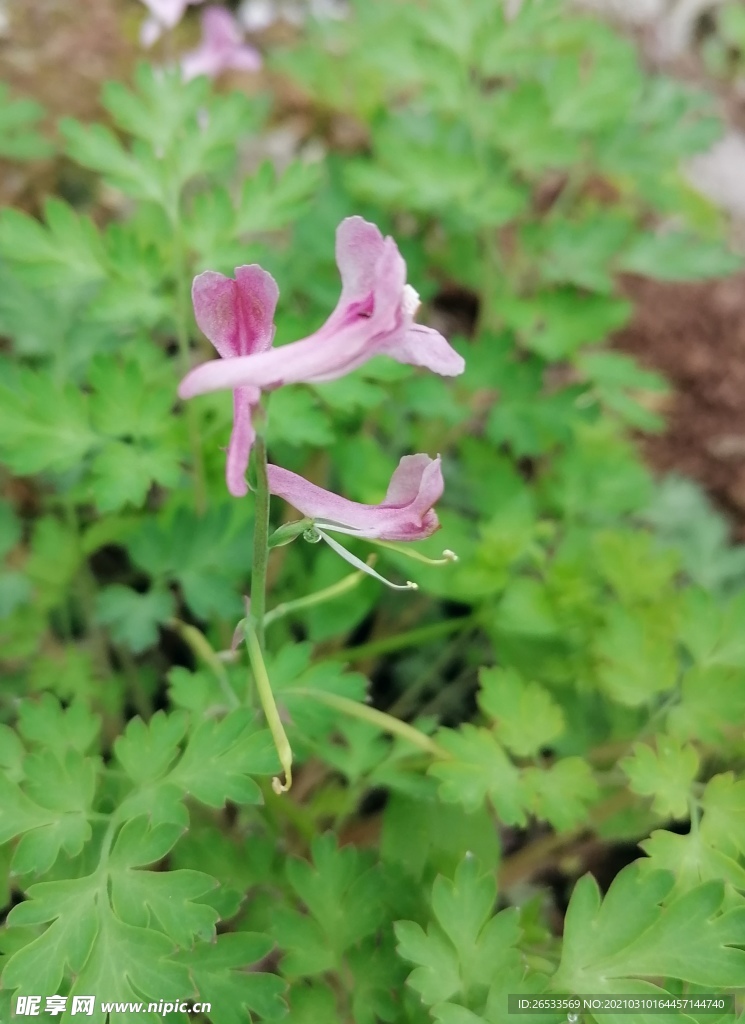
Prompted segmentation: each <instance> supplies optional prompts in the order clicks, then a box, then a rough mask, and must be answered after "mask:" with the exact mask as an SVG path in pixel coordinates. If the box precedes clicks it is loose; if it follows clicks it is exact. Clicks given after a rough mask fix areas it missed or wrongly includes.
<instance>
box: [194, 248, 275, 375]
mask: <svg viewBox="0 0 745 1024" xmlns="http://www.w3.org/2000/svg"><path fill="white" fill-rule="evenodd" d="M278 297H279V289H278V288H277V282H276V281H275V280H274V278H273V277H272V275H271V274H269V273H268V272H267V271H266V270H262V269H261V267H259V266H258V265H257V264H255V263H254V264H251V265H250V266H245V267H236V270H235V280H233V279H232V278H230V277H225V275H224V274H218V273H216V272H215V271H213V270H206V271H205V272H204V273H203V274H200V275H199V276H198V277H195V278H194V284H193V286H192V300H193V302H194V314H195V316H196V320H197V323H198V324H199V327H200V329H201V330H202V331H203V333H204V334H205V335H206V336H207V337H208V338H209V340H210V341H211V342H212V344H213V345H214V346H215V348H216V349H217V351H218V352H219V353H220V355H221V356H222V357H223V359H231V358H234V357H237V356H248V355H251V354H253V353H255V352H263V351H265V350H266V349H268V348H269V347H270V346H271V344H272V339H273V338H274V310H275V309H276V306H277V299H278ZM208 365H209V364H208Z"/></svg>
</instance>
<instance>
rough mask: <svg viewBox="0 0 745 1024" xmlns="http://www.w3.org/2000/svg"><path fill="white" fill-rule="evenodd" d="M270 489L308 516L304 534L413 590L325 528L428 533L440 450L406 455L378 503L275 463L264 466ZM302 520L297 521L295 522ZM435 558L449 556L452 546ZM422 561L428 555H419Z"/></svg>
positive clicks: (365, 533) (389, 534)
mask: <svg viewBox="0 0 745 1024" xmlns="http://www.w3.org/2000/svg"><path fill="white" fill-rule="evenodd" d="M267 477H268V480H269V491H270V493H271V494H276V495H278V496H279V497H280V498H284V499H285V501H287V502H289V503H290V505H293V506H294V507H295V508H296V509H297V510H298V512H302V513H303V515H304V516H305V517H306V520H307V524H308V526H307V531H306V533H305V537H306V539H308V540H310V541H318V540H324V541H326V543H327V544H328V545H329V547H331V548H332V549H333V550H334V551H335V552H336V553H337V554H338V555H341V557H342V558H343V559H345V561H347V562H349V563H350V564H351V565H353V566H354V567H355V568H356V569H359V570H360V571H362V572H366V573H367V574H368V575H369V576H374V577H375V579H377V580H380V582H381V583H385V584H386V586H388V587H391V588H392V589H393V590H416V583H412V582H411V581H410V580H409V581H408V582H407V583H406V584H404V585H401V584H396V583H391V581H390V580H388V579H386V578H385V577H384V576H381V575H380V573H378V572H376V571H375V569H373V568H372V567H371V566H370V565H368V564H367V563H366V562H363V561H362V560H361V559H360V558H357V556H356V555H353V554H352V553H351V551H347V549H346V548H345V547H342V545H341V544H339V542H338V541H336V540H334V538H333V537H330V536H329V533H345V534H348V535H350V536H352V537H365V538H367V539H368V540H372V541H383V542H388V541H414V540H424V539H425V538H426V537H430V536H431V535H432V534H433V533H434V532H435V530H438V529H439V527H440V523H439V520H438V519H437V513H436V512H435V510H434V507H433V506H434V505H435V503H436V502H437V501H439V499H440V498H441V497H442V492H443V488H444V484H443V480H442V466H441V462H440V456H439V455H438V456H437V458H436V459H430V457H429V456H428V455H421V454H420V455H405V456H404V457H403V458H402V459H401V461H400V462H399V464H398V467H397V468H396V470H395V472H394V474H393V476H392V477H391V482H390V484H389V485H388V490H387V492H386V495H385V498H384V499H383V501H382V502H381V503H380V504H379V505H363V504H361V503H360V502H357V501H349V499H348V498H342V497H340V496H339V495H338V494H334V493H333V492H332V491H326V490H324V489H323V487H317V486H316V484H312V483H310V482H309V481H308V480H305V479H304V478H303V477H302V476H298V474H297V473H291V472H290V471H289V470H287V469H281V468H280V467H279V466H267ZM298 525H302V523H300V524H298ZM444 554H445V555H446V556H447V557H446V558H445V559H443V560H440V562H439V563H438V562H434V561H433V562H432V564H442V562H443V561H452V560H453V559H454V557H455V556H454V555H453V553H452V552H451V551H448V552H444ZM422 561H425V562H426V561H431V560H429V559H427V558H422Z"/></svg>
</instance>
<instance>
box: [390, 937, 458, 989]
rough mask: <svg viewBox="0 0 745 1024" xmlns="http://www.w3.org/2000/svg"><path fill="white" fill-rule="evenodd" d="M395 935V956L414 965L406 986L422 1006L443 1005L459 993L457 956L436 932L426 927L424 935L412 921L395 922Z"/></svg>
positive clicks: (445, 940) (444, 939)
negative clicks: (419, 997)
mask: <svg viewBox="0 0 745 1024" xmlns="http://www.w3.org/2000/svg"><path fill="white" fill-rule="evenodd" d="M395 931H396V938H397V939H398V947H397V949H398V955H399V956H401V957H403V959H404V960H409V961H411V962H412V963H414V964H416V965H417V967H416V968H415V969H414V970H413V971H412V972H411V974H410V975H409V977H408V979H407V984H408V985H410V986H411V987H412V988H413V989H414V990H415V991H416V992H418V993H419V994H420V996H421V997H422V1000H423V1001H424V1002H425V1003H427V1004H429V1005H432V1004H433V1003H440V1002H444V1001H445V1000H446V999H449V998H450V997H451V996H453V995H455V993H456V992H459V991H460V988H461V979H460V966H459V962H458V954H457V953H456V951H455V950H454V949H453V947H452V946H451V945H450V943H449V942H448V941H447V939H446V938H445V936H444V935H443V934H442V932H441V931H440V929H439V928H437V927H436V926H434V925H430V927H429V928H428V929H427V931H426V932H425V931H424V930H423V929H422V927H421V926H420V925H418V924H416V923H415V922H414V921H397V922H396V924H395Z"/></svg>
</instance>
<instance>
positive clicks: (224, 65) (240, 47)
mask: <svg viewBox="0 0 745 1024" xmlns="http://www.w3.org/2000/svg"><path fill="white" fill-rule="evenodd" d="M260 67H261V54H260V53H259V52H258V50H255V49H254V48H253V46H248V44H246V43H244V42H243V33H242V32H241V29H240V26H239V25H238V22H237V21H236V20H235V18H234V17H233V15H232V14H231V13H230V11H228V10H226V9H225V8H224V7H210V8H208V10H206V11H205V12H204V14H203V15H202V41H201V43H200V44H199V46H198V47H197V48H196V49H195V50H191V51H190V52H189V53H187V54H185V55H184V56H183V57H182V59H181V72H182V74H183V76H184V78H185V79H186V80H187V81H188V80H189V79H192V78H196V77H197V75H207V76H208V77H209V78H216V77H217V75H219V74H221V73H222V72H223V71H258V69H259V68H260Z"/></svg>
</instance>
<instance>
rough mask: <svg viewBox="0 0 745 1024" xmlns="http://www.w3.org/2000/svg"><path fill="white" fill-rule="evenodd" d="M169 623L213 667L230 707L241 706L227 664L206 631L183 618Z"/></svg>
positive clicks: (171, 620)
mask: <svg viewBox="0 0 745 1024" xmlns="http://www.w3.org/2000/svg"><path fill="white" fill-rule="evenodd" d="M167 625H169V626H170V627H171V629H172V630H173V631H174V632H175V633H178V635H179V636H180V637H181V639H182V640H184V641H185V643H187V644H188V645H189V647H190V648H191V649H192V651H193V652H194V654H195V655H196V656H197V658H201V659H202V661H204V662H205V663H206V664H207V665H209V667H210V668H211V669H212V671H213V672H214V674H215V678H216V679H217V681H218V683H219V684H220V689H221V690H222V692H223V695H224V697H225V701H226V703H227V705H228V707H229V708H237V707H239V706H240V701H239V700H238V698H237V697H236V695H235V691H234V690H233V687H232V686H231V685H230V680H229V679H228V673H227V671H226V669H225V665H224V664H223V663H222V662H221V661H220V659H219V658H218V656H217V654H216V652H215V651H214V650H213V649H212V645H211V644H210V642H209V640H208V639H207V637H206V636H205V635H204V633H202V631H201V630H199V629H197V627H196V626H190V625H189V623H188V622H182V621H181V619H169V620H168V623H167Z"/></svg>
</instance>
